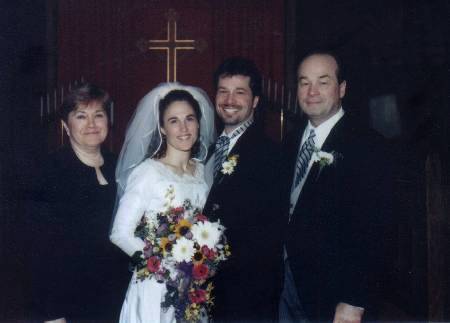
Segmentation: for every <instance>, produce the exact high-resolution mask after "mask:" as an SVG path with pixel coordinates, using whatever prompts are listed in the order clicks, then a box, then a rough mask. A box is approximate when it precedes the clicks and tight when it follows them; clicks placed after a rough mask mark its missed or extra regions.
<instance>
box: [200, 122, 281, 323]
mask: <svg viewBox="0 0 450 323" xmlns="http://www.w3.org/2000/svg"><path fill="white" fill-rule="evenodd" d="M279 154H280V149H278V147H277V146H276V145H275V144H273V143H272V142H271V141H270V140H269V139H268V138H267V137H266V136H265V135H264V133H263V131H262V129H260V128H259V127H258V126H257V125H255V124H253V125H252V126H250V127H249V128H248V129H247V130H246V131H245V132H244V134H243V135H242V136H241V137H240V138H239V139H238V141H237V142H236V144H235V146H234V147H233V148H232V150H231V151H230V153H229V155H228V156H231V155H239V158H238V162H237V166H236V167H235V169H234V172H233V173H232V174H230V175H224V174H222V173H220V174H218V176H217V177H216V178H215V180H214V184H213V186H212V188H211V191H210V193H209V196H208V199H207V202H206V205H205V209H204V212H205V214H206V215H208V216H210V217H212V218H213V219H220V221H221V223H222V224H224V225H225V227H226V231H225V233H226V236H227V239H228V241H229V244H230V246H231V253H232V255H231V257H230V258H229V259H228V260H227V261H225V262H224V263H223V264H221V267H220V268H219V272H218V273H217V275H216V276H215V279H214V283H215V289H214V291H213V294H214V295H215V301H214V303H215V307H214V310H213V318H214V320H215V321H217V322H238V321H243V322H248V321H257V322H264V321H273V320H276V318H277V314H278V313H277V306H278V301H279V293H280V289H281V267H282V263H281V259H282V258H281V250H282V239H281V225H282V222H283V220H282V214H281V213H280V210H279V208H280V203H281V201H280V196H281V195H280V193H281V191H280V184H279V183H280V177H279V176H278V174H279V170H280V165H279V160H280V155H279Z"/></svg>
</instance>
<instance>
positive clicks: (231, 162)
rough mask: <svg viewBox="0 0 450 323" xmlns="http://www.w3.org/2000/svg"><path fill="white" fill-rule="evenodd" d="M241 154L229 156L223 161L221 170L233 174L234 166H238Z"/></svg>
mask: <svg viewBox="0 0 450 323" xmlns="http://www.w3.org/2000/svg"><path fill="white" fill-rule="evenodd" d="M238 159H239V155H231V156H228V158H227V160H226V161H224V162H223V164H222V169H221V170H220V171H221V172H222V174H224V175H231V174H233V172H234V168H235V167H236V166H237V163H238Z"/></svg>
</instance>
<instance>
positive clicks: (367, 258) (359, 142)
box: [285, 114, 391, 321]
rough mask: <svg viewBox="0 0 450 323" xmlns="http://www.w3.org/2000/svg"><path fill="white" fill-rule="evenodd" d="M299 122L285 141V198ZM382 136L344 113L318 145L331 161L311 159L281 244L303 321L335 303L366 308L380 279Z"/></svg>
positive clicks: (385, 206) (329, 314)
mask: <svg viewBox="0 0 450 323" xmlns="http://www.w3.org/2000/svg"><path fill="white" fill-rule="evenodd" d="M305 127H306V122H305V123H304V124H303V126H302V127H300V129H298V130H297V131H296V133H295V134H294V137H293V138H292V140H288V141H287V144H286V146H285V149H286V151H285V152H286V160H287V161H288V164H286V168H285V170H286V173H285V175H286V176H287V177H286V178H289V180H286V184H287V185H286V186H285V189H286V191H285V192H286V193H285V196H286V199H285V203H286V204H289V197H290V189H291V186H292V181H293V177H294V166H295V161H296V157H297V153H298V147H299V144H300V140H301V137H302V134H303V131H304V129H305ZM383 147H384V142H383V138H382V137H381V136H379V135H378V134H377V133H375V132H374V131H369V130H368V129H367V130H363V129H361V128H359V127H357V126H355V123H353V124H352V122H351V121H350V119H349V117H348V115H347V114H346V115H344V116H343V117H342V118H341V119H340V120H339V121H338V123H337V124H336V125H335V126H334V127H333V129H332V130H331V132H330V134H329V135H328V137H327V139H326V141H325V142H324V144H323V146H322V149H321V150H322V151H325V152H334V154H335V161H334V162H333V163H332V164H331V165H327V166H323V167H322V168H321V167H320V166H319V163H317V162H316V163H314V164H313V167H312V168H311V170H310V172H309V174H308V177H307V179H306V182H305V184H304V186H303V188H302V191H301V193H300V196H299V198H298V201H297V204H296V206H295V209H294V211H293V214H292V218H291V221H290V223H289V224H288V229H287V236H286V249H287V253H288V257H289V264H290V266H291V270H292V273H293V277H294V280H295V285H296V287H297V291H298V293H299V298H300V301H301V303H302V305H303V307H304V310H305V312H306V315H307V317H308V318H309V319H310V320H313V321H316V320H325V321H332V319H333V316H334V312H335V307H336V305H337V304H338V303H339V302H345V303H348V304H351V305H355V306H360V307H364V308H365V309H366V312H365V314H364V315H365V316H364V317H365V318H367V317H371V316H372V315H373V314H374V307H375V306H374V303H373V299H375V298H376V297H377V296H376V292H377V289H378V287H379V285H380V276H379V275H378V272H379V271H381V270H382V266H381V264H382V258H381V257H382V256H383V255H382V254H381V253H382V250H383V248H382V245H383V243H385V242H386V240H384V236H385V231H384V229H385V224H384V223H385V220H386V219H388V218H389V217H390V216H391V215H390V213H389V211H390V209H389V203H388V200H389V199H388V197H387V196H386V194H389V193H388V190H389V189H390V187H387V184H386V183H387V182H386V176H388V173H389V170H388V167H386V166H385V165H387V164H386V162H385V160H386V158H387V157H388V156H386V152H385V150H384V149H383Z"/></svg>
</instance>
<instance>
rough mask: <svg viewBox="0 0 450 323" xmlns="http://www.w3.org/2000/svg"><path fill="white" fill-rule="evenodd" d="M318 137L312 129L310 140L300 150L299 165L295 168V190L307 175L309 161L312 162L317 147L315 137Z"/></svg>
mask: <svg viewBox="0 0 450 323" xmlns="http://www.w3.org/2000/svg"><path fill="white" fill-rule="evenodd" d="M315 136H316V133H315V132H314V129H311V131H310V132H309V136H308V139H306V141H305V142H304V143H303V145H302V147H301V148H300V151H299V153H298V156H297V163H296V166H295V177H294V187H293V189H295V188H297V186H298V185H299V184H300V181H301V180H302V178H303V176H305V174H306V170H307V169H308V165H309V161H310V160H311V156H312V154H313V152H314V149H315V145H314V137H315Z"/></svg>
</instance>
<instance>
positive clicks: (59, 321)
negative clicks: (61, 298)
mask: <svg viewBox="0 0 450 323" xmlns="http://www.w3.org/2000/svg"><path fill="white" fill-rule="evenodd" d="M44 323H67V321H66V319H65V318H64V317H62V318H60V319H56V320H53V321H44Z"/></svg>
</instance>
